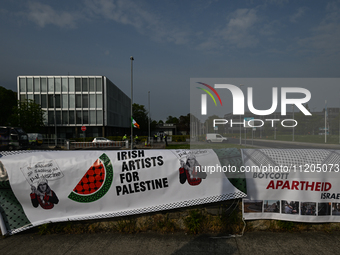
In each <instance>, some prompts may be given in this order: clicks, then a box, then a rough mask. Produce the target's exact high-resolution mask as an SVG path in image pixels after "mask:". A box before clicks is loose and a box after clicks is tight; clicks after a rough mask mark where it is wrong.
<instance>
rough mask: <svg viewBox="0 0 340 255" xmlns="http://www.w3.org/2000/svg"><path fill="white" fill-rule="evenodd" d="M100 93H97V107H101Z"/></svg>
mask: <svg viewBox="0 0 340 255" xmlns="http://www.w3.org/2000/svg"><path fill="white" fill-rule="evenodd" d="M102 107H103V104H102V95H97V108H102Z"/></svg>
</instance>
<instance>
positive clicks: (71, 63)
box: [0, 0, 340, 121]
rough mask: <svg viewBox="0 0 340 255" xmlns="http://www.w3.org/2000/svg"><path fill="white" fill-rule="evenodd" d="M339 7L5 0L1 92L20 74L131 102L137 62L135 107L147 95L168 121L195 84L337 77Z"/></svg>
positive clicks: (311, 0) (248, 1) (184, 0)
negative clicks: (88, 82)
mask: <svg viewBox="0 0 340 255" xmlns="http://www.w3.org/2000/svg"><path fill="white" fill-rule="evenodd" d="M339 8H340V1H321V0H320V1H315V0H294V1H293V0H292V1H289V0H256V1H255V0H244V1H241V0H240V1H228V0H223V1H222V0H220V1H218V0H216V1H215V0H211V1H209V0H202V1H201V0H195V1H189V0H180V1H177V0H172V1H170V0H162V1H156V0H139V1H133V0H78V1H64V0H60V1H49V0H45V1H42V0H29V1H27V0H4V1H1V3H0V32H1V40H0V48H1V49H2V50H1V58H0V86H3V87H5V88H7V89H11V90H14V91H17V86H16V77H17V76H19V75H104V76H106V77H108V78H109V79H110V80H111V81H112V82H113V83H114V84H115V85H116V86H118V87H119V88H120V89H121V90H122V91H123V92H124V93H125V94H126V95H128V96H129V97H130V94H131V61H130V56H133V57H134V61H133V102H134V103H137V104H142V105H145V108H146V109H147V110H148V105H149V99H148V98H149V97H148V92H149V91H150V106H151V107H150V113H151V118H152V119H154V120H157V121H158V120H166V118H167V117H168V116H169V115H171V116H174V117H179V116H180V115H187V114H188V113H189V111H190V102H189V101H190V79H191V78H230V77H233V78H269V77H270V78H339V76H340V72H339V70H340V52H339V49H340V47H339V45H340V14H339V13H340V10H339ZM331 104H333V106H334V107H338V106H339V102H336V100H335V101H334V102H333V101H329V107H331V106H332V105H331ZM316 107H319V106H316ZM321 107H322V106H320V109H319V110H321Z"/></svg>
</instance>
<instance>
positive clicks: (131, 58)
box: [130, 56, 134, 150]
mask: <svg viewBox="0 0 340 255" xmlns="http://www.w3.org/2000/svg"><path fill="white" fill-rule="evenodd" d="M130 60H131V150H132V148H133V124H132V123H133V119H132V104H133V60H134V58H133V57H132V56H131V57H130Z"/></svg>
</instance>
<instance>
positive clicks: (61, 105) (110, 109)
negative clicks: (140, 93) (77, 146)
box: [17, 76, 131, 137]
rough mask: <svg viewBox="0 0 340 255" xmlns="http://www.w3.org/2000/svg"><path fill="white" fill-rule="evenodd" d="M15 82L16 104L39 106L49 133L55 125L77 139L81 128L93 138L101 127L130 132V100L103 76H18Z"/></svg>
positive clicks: (100, 132)
mask: <svg viewBox="0 0 340 255" xmlns="http://www.w3.org/2000/svg"><path fill="white" fill-rule="evenodd" d="M17 82H18V100H21V101H23V100H28V99H32V100H34V101H35V102H36V103H38V104H40V105H41V107H42V109H43V110H44V111H45V116H46V118H45V124H46V126H47V127H49V128H51V130H52V128H54V126H55V123H56V125H57V127H60V128H59V129H60V130H65V133H67V135H68V136H71V135H72V136H73V137H79V133H82V131H80V132H79V131H77V130H76V128H77V127H78V129H79V127H81V126H83V125H85V126H86V127H87V131H86V132H88V130H89V131H90V130H91V132H92V134H93V135H94V134H97V136H98V134H100V135H104V134H102V132H104V131H103V130H104V129H102V128H105V127H112V128H125V129H127V128H130V121H129V119H130V107H131V106H130V104H131V101H130V98H128V97H127V96H126V95H125V94H124V93H123V92H122V91H121V90H120V89H119V88H118V87H116V85H114V84H113V83H112V82H111V81H109V80H108V79H107V78H106V77H105V76H19V77H18V79H17ZM104 92H105V93H106V95H104ZM104 114H105V116H104ZM91 126H92V127H93V128H92V129H91ZM61 127H65V128H66V127H70V128H71V127H73V129H71V130H70V129H67V128H66V129H65V128H64V129H61ZM79 130H80V129H79ZM107 130H109V129H107ZM60 136H61V137H62V136H63V135H60ZM87 136H90V134H87Z"/></svg>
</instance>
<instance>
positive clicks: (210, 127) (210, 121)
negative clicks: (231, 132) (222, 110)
mask: <svg viewBox="0 0 340 255" xmlns="http://www.w3.org/2000/svg"><path fill="white" fill-rule="evenodd" d="M214 119H222V118H220V117H219V116H217V115H212V116H210V117H209V118H208V119H207V120H206V121H205V122H204V126H205V128H206V132H207V133H215V132H216V131H215V129H214V124H213V122H214ZM217 127H218V130H219V132H221V133H224V132H225V127H226V125H218V126H217Z"/></svg>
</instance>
